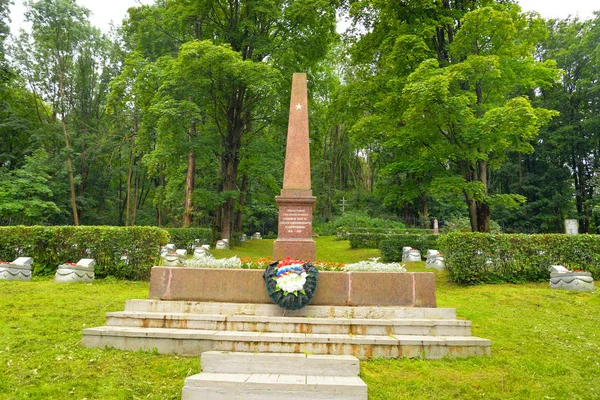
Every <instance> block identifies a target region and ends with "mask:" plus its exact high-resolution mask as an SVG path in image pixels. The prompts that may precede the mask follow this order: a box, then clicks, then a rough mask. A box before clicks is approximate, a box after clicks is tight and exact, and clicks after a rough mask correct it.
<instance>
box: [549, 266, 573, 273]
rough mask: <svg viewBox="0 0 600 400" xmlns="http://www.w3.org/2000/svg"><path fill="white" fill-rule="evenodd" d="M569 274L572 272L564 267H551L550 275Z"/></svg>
mask: <svg viewBox="0 0 600 400" xmlns="http://www.w3.org/2000/svg"><path fill="white" fill-rule="evenodd" d="M567 272H570V271H569V270H568V269H566V268H565V267H564V266H562V265H551V266H550V273H559V274H564V273H567Z"/></svg>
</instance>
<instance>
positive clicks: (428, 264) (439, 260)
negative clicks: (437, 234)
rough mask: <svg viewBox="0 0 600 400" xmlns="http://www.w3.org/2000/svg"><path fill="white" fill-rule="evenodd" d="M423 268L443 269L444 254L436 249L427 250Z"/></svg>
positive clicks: (444, 266)
mask: <svg viewBox="0 0 600 400" xmlns="http://www.w3.org/2000/svg"><path fill="white" fill-rule="evenodd" d="M425 268H435V269H444V268H446V264H444V255H443V254H442V253H440V252H439V251H437V250H427V260H426V261H425Z"/></svg>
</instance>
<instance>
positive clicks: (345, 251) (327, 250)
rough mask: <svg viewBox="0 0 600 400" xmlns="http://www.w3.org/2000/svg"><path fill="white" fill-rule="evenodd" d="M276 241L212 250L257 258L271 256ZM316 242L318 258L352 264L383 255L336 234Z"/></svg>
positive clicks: (252, 242)
mask: <svg viewBox="0 0 600 400" xmlns="http://www.w3.org/2000/svg"><path fill="white" fill-rule="evenodd" d="M274 241H275V239H263V240H249V241H247V242H246V243H242V244H241V245H238V246H236V247H235V248H234V249H232V250H211V252H212V254H213V256H215V257H217V258H226V257H233V256H238V257H240V258H244V257H248V258H251V259H253V260H255V259H257V258H262V257H269V256H271V255H272V254H273V242H274ZM315 242H316V243H317V260H322V261H328V262H336V263H343V264H350V263H355V262H358V261H361V260H367V259H369V258H372V257H380V256H381V252H380V251H379V249H351V248H350V244H349V243H350V242H348V241H347V240H336V238H335V236H321V237H318V238H315Z"/></svg>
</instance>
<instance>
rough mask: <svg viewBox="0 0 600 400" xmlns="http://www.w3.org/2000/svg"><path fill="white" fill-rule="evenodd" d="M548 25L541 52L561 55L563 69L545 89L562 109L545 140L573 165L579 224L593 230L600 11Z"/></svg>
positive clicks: (599, 155)
mask: <svg viewBox="0 0 600 400" xmlns="http://www.w3.org/2000/svg"><path fill="white" fill-rule="evenodd" d="M549 30H550V35H549V37H548V39H547V40H546V41H545V42H544V43H543V46H542V48H541V50H542V57H543V58H544V59H546V60H556V63H557V65H558V67H559V68H561V69H562V70H563V71H564V72H563V79H562V80H561V82H560V84H558V85H555V86H554V87H552V88H550V89H548V90H546V91H545V92H544V95H545V96H544V98H545V100H546V104H547V106H548V107H552V108H554V109H556V110H558V111H560V116H559V117H558V118H557V119H555V120H554V121H553V122H552V123H551V124H550V125H549V127H548V132H547V134H546V135H545V137H544V139H545V140H544V145H545V146H548V147H549V148H550V149H552V150H551V151H552V152H553V153H554V157H555V161H556V162H557V163H559V164H566V165H568V166H569V168H570V170H571V173H572V182H573V186H574V187H575V205H576V208H577V216H578V218H579V221H580V224H579V225H580V230H581V231H582V232H589V231H590V228H591V221H592V210H593V207H594V205H595V203H597V201H596V200H594V197H595V196H594V189H595V188H594V187H595V186H596V184H597V183H596V178H595V176H596V171H597V170H598V168H600V161H599V160H600V151H599V149H600V130H599V127H600V91H599V90H598V76H599V75H600V49H599V48H598V43H599V40H600V15H599V14H598V13H597V14H596V17H595V18H594V19H592V20H588V21H579V20H577V19H575V20H563V21H550V22H549Z"/></svg>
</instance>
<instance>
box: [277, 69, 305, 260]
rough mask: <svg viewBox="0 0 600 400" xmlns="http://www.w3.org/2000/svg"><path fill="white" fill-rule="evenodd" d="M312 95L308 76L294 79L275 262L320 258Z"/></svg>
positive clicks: (298, 74) (279, 197)
mask: <svg viewBox="0 0 600 400" xmlns="http://www.w3.org/2000/svg"><path fill="white" fill-rule="evenodd" d="M307 102H308V96H307V90H306V74H305V73H295V74H294V76H293V78H292V98H291V101H290V117H289V124H288V133H287V144H286V152H285V169H284V172H283V188H282V189H281V195H280V196H277V197H275V201H276V202H277V206H278V207H279V233H278V235H277V240H275V242H274V243H273V259H275V260H282V259H284V258H286V257H291V258H296V259H300V260H305V261H314V260H315V258H316V244H315V242H314V240H313V239H312V209H313V205H314V203H315V201H316V197H314V196H313V195H312V189H311V186H310V150H309V141H308V139H309V137H308V105H307Z"/></svg>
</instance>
